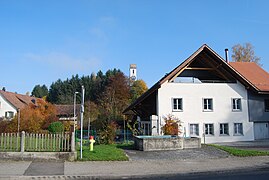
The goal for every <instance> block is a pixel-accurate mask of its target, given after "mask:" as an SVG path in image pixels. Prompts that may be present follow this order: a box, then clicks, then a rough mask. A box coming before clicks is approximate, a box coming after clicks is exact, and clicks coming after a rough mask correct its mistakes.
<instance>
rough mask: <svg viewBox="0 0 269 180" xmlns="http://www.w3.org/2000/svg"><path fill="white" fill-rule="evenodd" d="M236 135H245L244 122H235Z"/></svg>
mask: <svg viewBox="0 0 269 180" xmlns="http://www.w3.org/2000/svg"><path fill="white" fill-rule="evenodd" d="M234 135H240V136H242V135H243V124H242V123H234Z"/></svg>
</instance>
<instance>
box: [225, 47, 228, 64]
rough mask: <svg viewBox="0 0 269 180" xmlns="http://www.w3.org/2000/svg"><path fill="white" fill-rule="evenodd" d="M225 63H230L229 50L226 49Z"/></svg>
mask: <svg viewBox="0 0 269 180" xmlns="http://www.w3.org/2000/svg"><path fill="white" fill-rule="evenodd" d="M225 61H226V62H227V63H229V49H227V48H226V49H225Z"/></svg>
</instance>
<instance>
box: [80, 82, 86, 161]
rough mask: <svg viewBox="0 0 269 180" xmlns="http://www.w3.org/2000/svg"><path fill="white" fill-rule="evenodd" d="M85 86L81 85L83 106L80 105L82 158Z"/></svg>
mask: <svg viewBox="0 0 269 180" xmlns="http://www.w3.org/2000/svg"><path fill="white" fill-rule="evenodd" d="M84 94H85V89H84V86H81V107H80V124H81V125H80V130H81V131H80V159H82V140H83V137H82V136H83V113H84Z"/></svg>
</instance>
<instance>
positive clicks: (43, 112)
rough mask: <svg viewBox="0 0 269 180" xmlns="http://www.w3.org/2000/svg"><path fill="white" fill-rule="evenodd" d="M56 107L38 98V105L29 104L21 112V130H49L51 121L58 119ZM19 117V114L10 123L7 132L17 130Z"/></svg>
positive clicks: (35, 131)
mask: <svg viewBox="0 0 269 180" xmlns="http://www.w3.org/2000/svg"><path fill="white" fill-rule="evenodd" d="M57 120H58V118H57V116H56V109H55V107H54V106H53V105H52V104H50V103H48V102H46V101H44V100H41V99H37V106H36V105H29V106H27V107H25V108H23V109H21V112H20V131H25V132H34V133H37V132H40V131H42V130H47V128H48V126H49V124H50V123H52V122H55V121H57ZM17 127H18V117H17V115H16V116H15V117H14V119H13V120H12V121H11V122H10V123H9V125H8V127H7V129H6V130H5V131H6V132H17Z"/></svg>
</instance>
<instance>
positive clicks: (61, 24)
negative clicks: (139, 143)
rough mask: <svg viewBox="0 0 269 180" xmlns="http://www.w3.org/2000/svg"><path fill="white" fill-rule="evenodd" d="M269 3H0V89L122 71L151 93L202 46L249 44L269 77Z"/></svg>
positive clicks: (162, 0)
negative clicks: (132, 70)
mask: <svg viewBox="0 0 269 180" xmlns="http://www.w3.org/2000/svg"><path fill="white" fill-rule="evenodd" d="M268 8H269V1H266V0H264V1H262V0H217V1H216V0H106V1H105V0H62V1H61V0H57V1H55V0H43V1H41V0H40V1H37V0H23V1H22V0H17V1H16V0H0V62H1V76H0V88H2V87H5V88H6V90H7V91H11V92H18V93H22V94H25V93H26V92H27V91H29V92H31V91H32V89H33V87H34V86H35V85H38V84H41V85H43V84H46V85H47V86H48V87H49V86H50V85H51V83H52V82H54V81H56V80H58V79H62V80H65V79H67V78H71V76H72V75H75V74H78V75H79V76H82V75H90V74H91V73H92V72H95V73H96V72H97V71H99V70H102V71H103V72H105V71H107V70H108V69H112V68H118V69H121V70H122V71H123V72H124V73H125V74H126V75H128V72H129V71H128V69H129V65H130V64H137V68H138V78H139V79H143V80H144V81H145V82H146V83H147V85H148V86H149V87H150V86H152V85H153V84H154V83H155V82H157V81H158V80H159V79H160V78H161V77H163V76H164V75H165V74H166V73H167V72H170V71H171V70H172V69H173V68H175V67H176V66H177V65H179V64H180V63H181V62H182V61H184V60H185V59H186V58H188V57H189V56H190V55H191V54H192V53H193V52H194V51H196V50H197V49H198V48H199V47H200V46H201V45H202V44H208V45H209V46H210V47H211V48H212V49H213V50H215V51H216V52H217V53H218V54H219V55H221V56H222V57H224V49H225V48H229V49H230V54H231V47H232V46H233V45H235V44H238V43H239V44H243V43H246V42H250V43H251V44H252V45H254V47H255V52H256V55H257V56H258V57H261V63H262V64H263V68H264V69H265V70H266V71H269V46H268V42H269V35H268V32H269V10H268Z"/></svg>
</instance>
